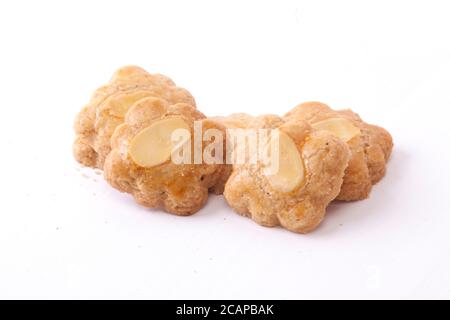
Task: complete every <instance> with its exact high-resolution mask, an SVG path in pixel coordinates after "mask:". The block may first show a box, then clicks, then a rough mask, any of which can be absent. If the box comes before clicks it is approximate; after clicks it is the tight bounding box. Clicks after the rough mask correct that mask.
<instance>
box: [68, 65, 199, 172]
mask: <svg viewBox="0 0 450 320" xmlns="http://www.w3.org/2000/svg"><path fill="white" fill-rule="evenodd" d="M145 97H157V98H162V99H164V100H166V101H168V102H169V103H170V104H175V103H188V104H190V105H192V106H195V100H194V98H193V97H192V95H191V94H190V93H189V92H188V91H186V90H185V89H183V88H179V87H177V86H176V85H175V83H174V82H173V81H172V80H171V79H169V78H168V77H166V76H163V75H160V74H149V73H148V72H146V71H145V70H143V69H141V68H139V67H136V66H128V67H123V68H121V69H119V70H117V71H116V72H115V73H114V75H113V77H112V78H111V80H110V82H109V84H108V85H106V86H103V87H101V88H99V89H98V90H97V91H95V93H94V94H93V96H92V98H91V100H90V102H89V103H88V104H87V105H86V106H85V107H84V108H83V109H82V110H81V111H80V113H79V114H78V116H77V118H76V120H75V132H76V134H77V137H76V139H75V142H74V145H73V152H74V156H75V159H76V160H77V161H78V162H80V163H81V164H83V165H86V166H89V167H96V168H100V169H102V168H103V163H104V161H105V158H106V156H107V155H108V153H109V151H110V150H111V146H110V138H111V136H112V134H113V132H114V130H115V128H116V127H117V126H118V125H119V124H121V123H122V122H123V119H124V116H125V114H126V112H127V111H128V109H129V107H131V105H133V103H135V102H136V101H138V100H140V99H142V98H145Z"/></svg>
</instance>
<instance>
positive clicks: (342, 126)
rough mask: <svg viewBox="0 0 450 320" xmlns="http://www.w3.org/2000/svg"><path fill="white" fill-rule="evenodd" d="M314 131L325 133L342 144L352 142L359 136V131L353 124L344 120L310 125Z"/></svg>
mask: <svg viewBox="0 0 450 320" xmlns="http://www.w3.org/2000/svg"><path fill="white" fill-rule="evenodd" d="M312 127H313V128H314V129H316V130H324V131H327V132H329V133H331V134H333V135H335V136H336V137H338V138H340V139H341V140H342V141H344V142H348V141H350V140H352V139H353V138H354V137H356V136H358V135H360V134H361V130H359V128H357V127H356V126H354V125H353V123H352V122H351V121H349V120H347V119H344V118H331V119H327V120H323V121H319V122H316V123H314V124H313V125H312Z"/></svg>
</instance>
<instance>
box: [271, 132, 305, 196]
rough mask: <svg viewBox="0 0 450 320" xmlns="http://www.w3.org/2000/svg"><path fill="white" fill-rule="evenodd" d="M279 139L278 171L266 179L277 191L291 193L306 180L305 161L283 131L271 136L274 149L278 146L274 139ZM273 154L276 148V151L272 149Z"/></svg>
mask: <svg viewBox="0 0 450 320" xmlns="http://www.w3.org/2000/svg"><path fill="white" fill-rule="evenodd" d="M277 138H279V140H278V141H279V143H278V150H279V152H278V161H279V162H278V170H276V172H270V174H266V177H267V180H268V181H269V183H270V185H271V186H272V188H274V189H275V190H277V191H280V192H291V191H293V190H294V189H296V188H297V187H298V186H300V185H301V184H302V182H303V180H304V178H305V168H304V165H303V160H302V157H301V155H300V152H299V151H298V148H297V145H296V144H295V143H294V140H292V138H291V137H290V136H289V135H287V134H286V133H284V132H282V131H279V135H272V136H271V145H272V147H273V146H276V142H275V141H273V139H277ZM271 152H276V148H275V150H274V149H273V148H272V150H271ZM275 156H276V154H275ZM271 158H273V157H271Z"/></svg>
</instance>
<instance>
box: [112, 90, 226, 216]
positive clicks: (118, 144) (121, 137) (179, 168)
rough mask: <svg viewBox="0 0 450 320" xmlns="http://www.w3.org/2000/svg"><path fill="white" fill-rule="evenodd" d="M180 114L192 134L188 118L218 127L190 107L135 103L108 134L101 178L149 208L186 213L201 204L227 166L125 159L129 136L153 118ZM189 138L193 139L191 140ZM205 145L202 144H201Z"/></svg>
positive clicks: (149, 100)
mask: <svg viewBox="0 0 450 320" xmlns="http://www.w3.org/2000/svg"><path fill="white" fill-rule="evenodd" d="M173 116H179V117H181V118H182V119H183V120H184V121H185V122H186V123H187V124H188V125H189V127H190V129H191V135H192V132H193V126H194V124H193V123H194V121H195V120H199V121H202V127H203V130H204V131H206V130H207V129H209V128H215V129H218V130H221V131H223V130H224V128H223V127H221V126H218V125H217V124H215V123H212V122H210V121H208V120H207V119H206V118H205V116H204V115H203V114H202V113H200V112H199V111H197V110H196V109H195V108H194V107H192V106H190V105H188V104H184V103H178V104H173V105H170V104H169V103H168V102H167V101H166V100H163V99H159V98H145V99H142V100H140V101H138V102H136V103H135V104H134V105H133V106H132V107H131V108H130V109H129V110H128V113H127V115H126V117H125V121H124V123H122V124H121V125H120V126H118V127H117V129H116V130H115V132H114V134H113V136H112V138H111V146H112V150H111V152H110V153H109V154H108V156H107V157H106V161H105V165H104V176H105V179H106V180H107V181H108V183H109V184H111V186H113V187H114V188H116V189H118V190H120V191H122V192H127V193H130V194H132V195H133V196H134V198H135V200H136V202H138V203H139V204H141V205H143V206H146V207H150V208H162V209H164V210H165V211H167V212H171V213H174V214H177V215H190V214H193V213H195V212H197V211H198V210H199V209H200V208H202V207H203V205H204V204H205V202H206V200H207V198H208V191H209V190H212V191H214V190H215V188H216V186H217V185H218V184H220V182H221V179H223V175H224V172H225V171H226V170H227V168H226V166H225V165H222V164H210V165H208V164H204V163H202V164H175V163H173V162H172V161H171V160H167V161H166V162H164V163H162V164H160V165H157V166H154V167H150V168H146V167H141V166H139V165H137V164H136V163H135V162H134V161H133V160H132V159H131V157H130V154H129V148H130V142H131V140H132V139H133V138H134V137H135V136H136V135H137V134H138V133H139V132H141V131H142V130H143V129H145V128H147V127H149V126H150V125H151V124H153V123H155V122H156V121H159V120H162V119H165V118H170V117H173ZM192 141H193V139H192ZM207 145H208V143H205V142H204V143H203V148H205V147H206V146H207Z"/></svg>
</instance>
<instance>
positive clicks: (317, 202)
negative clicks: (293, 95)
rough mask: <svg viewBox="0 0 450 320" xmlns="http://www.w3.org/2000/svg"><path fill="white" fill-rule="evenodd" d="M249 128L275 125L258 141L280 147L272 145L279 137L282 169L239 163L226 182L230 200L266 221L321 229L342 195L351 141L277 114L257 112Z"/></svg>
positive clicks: (264, 146)
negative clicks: (334, 203) (330, 206)
mask: <svg viewBox="0 0 450 320" xmlns="http://www.w3.org/2000/svg"><path fill="white" fill-rule="evenodd" d="M246 128H247V129H255V130H258V132H260V129H269V130H268V131H267V132H268V134H267V136H266V138H265V139H258V140H259V142H258V145H259V147H262V150H276V148H274V149H271V148H272V147H273V146H276V145H277V141H278V150H279V153H275V155H276V158H275V159H277V160H278V169H277V170H275V171H271V170H267V169H268V168H269V167H268V166H267V163H265V162H261V161H258V162H256V163H251V162H249V163H244V164H234V165H233V172H232V174H231V176H230V177H229V179H228V181H227V183H226V184H225V191H224V196H225V199H226V201H227V202H228V204H229V205H230V206H231V207H232V208H233V209H234V210H235V211H236V212H237V213H239V214H241V215H243V216H246V217H250V218H251V219H253V220H254V221H255V222H257V223H258V224H260V225H263V226H267V227H274V226H279V225H280V226H282V227H284V228H286V229H288V230H290V231H293V232H298V233H307V232H310V231H312V230H314V229H315V228H317V226H318V225H319V224H320V222H321V221H322V220H323V218H324V216H325V212H326V207H327V206H328V204H329V203H330V202H331V201H332V200H333V199H335V197H336V196H337V195H338V194H339V191H340V188H341V185H342V181H343V176H344V172H345V169H346V168H347V164H348V161H349V158H350V151H349V149H348V147H347V145H346V144H345V143H344V142H343V141H342V140H340V139H339V138H337V137H335V136H334V135H332V134H329V133H327V132H325V131H317V130H314V129H313V128H312V127H311V126H310V125H309V124H308V123H306V122H302V121H297V120H295V121H289V120H284V119H282V118H280V117H278V116H275V115H265V116H259V117H255V118H254V119H252V120H251V121H250V122H249V124H248V125H247V127H246ZM271 129H278V130H275V131H274V130H271ZM276 133H278V134H276ZM269 146H270V147H269ZM260 150H261V149H260Z"/></svg>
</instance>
